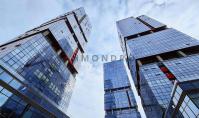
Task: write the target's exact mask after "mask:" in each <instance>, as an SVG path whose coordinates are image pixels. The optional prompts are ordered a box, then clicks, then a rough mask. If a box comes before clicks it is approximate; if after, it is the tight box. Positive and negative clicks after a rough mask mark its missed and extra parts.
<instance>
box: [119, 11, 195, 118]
mask: <svg viewBox="0 0 199 118" xmlns="http://www.w3.org/2000/svg"><path fill="white" fill-rule="evenodd" d="M127 19H130V18H127ZM127 19H123V20H120V21H118V22H117V28H118V32H119V37H120V40H121V41H120V42H121V47H122V49H123V52H124V55H125V56H126V57H127V62H128V68H129V69H130V72H131V75H132V77H133V81H134V83H135V86H136V87H137V92H138V94H139V95H140V97H141V100H142V106H143V108H144V111H145V113H146V116H147V117H148V118H151V117H153V118H154V117H155V118H160V117H168V118H170V117H179V118H183V117H185V118H195V117H199V116H198V112H199V110H198V106H197V105H198V94H199V92H198V90H199V89H198V86H199V83H198V80H199V75H198V74H199V73H198V72H199V70H198V68H199V67H198V66H199V58H198V57H199V56H198V51H199V41H198V40H196V39H194V38H192V37H190V36H188V35H186V34H184V33H182V32H180V31H177V30H175V29H172V28H167V26H166V25H164V24H162V23H160V22H158V21H156V20H154V19H152V18H150V17H148V16H144V15H142V16H139V17H137V18H133V17H131V19H134V20H131V22H129V21H127ZM137 22H140V24H139V23H138V24H137ZM118 24H120V25H118ZM126 25H128V26H129V27H130V26H132V29H134V30H136V29H137V31H134V32H136V33H134V32H131V30H130V29H129V28H128V27H127V28H126ZM137 25H140V27H147V28H148V30H142V31H141V30H140V29H139V28H137V27H138V26H137ZM143 25H144V26H143ZM125 30H128V31H126V32H130V33H129V34H128V36H127V35H126V32H124V31H125ZM176 88H177V89H176Z"/></svg>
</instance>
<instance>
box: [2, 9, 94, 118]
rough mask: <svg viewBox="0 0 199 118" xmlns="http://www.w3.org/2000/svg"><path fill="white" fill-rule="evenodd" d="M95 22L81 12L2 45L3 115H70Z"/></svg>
mask: <svg viewBox="0 0 199 118" xmlns="http://www.w3.org/2000/svg"><path fill="white" fill-rule="evenodd" d="M90 30H91V24H90V22H89V20H88V16H87V15H86V13H85V11H84V9H83V8H79V9H76V10H74V11H71V12H68V13H66V14H63V15H61V16H59V17H57V18H55V19H52V20H50V21H48V22H46V23H44V24H41V25H40V26H39V27H36V28H34V29H32V30H29V31H27V32H25V33H24V34H22V35H20V36H18V37H16V38H15V39H13V40H11V41H9V42H7V43H5V44H3V45H1V46H0V117H1V118H21V117H22V118H50V117H56V118H68V116H67V115H66V113H67V108H68V105H69V101H70V98H71V95H72V92H73V88H74V84H75V81H76V79H75V76H76V74H77V73H78V67H79V64H80V62H79V61H78V60H77V59H76V57H77V56H81V55H82V54H83V53H84V49H85V44H86V43H87V42H88V38H89V37H88V36H89V34H90Z"/></svg>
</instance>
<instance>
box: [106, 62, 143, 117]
mask: <svg viewBox="0 0 199 118" xmlns="http://www.w3.org/2000/svg"><path fill="white" fill-rule="evenodd" d="M103 69H104V91H105V94H104V104H105V111H106V115H105V118H140V113H139V112H138V111H137V104H136V101H135V96H134V94H133V91H132V89H131V85H130V82H129V79H128V76H127V72H126V69H125V66H124V62H123V60H117V61H112V62H108V63H105V64H104V67H103Z"/></svg>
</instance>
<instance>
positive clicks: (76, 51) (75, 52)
mask: <svg viewBox="0 0 199 118" xmlns="http://www.w3.org/2000/svg"><path fill="white" fill-rule="evenodd" d="M78 51H79V50H78V48H76V49H75V51H74V53H73V55H72V57H71V62H72V63H73V62H74V60H75V58H76V56H77V53H78Z"/></svg>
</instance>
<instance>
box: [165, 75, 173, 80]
mask: <svg viewBox="0 0 199 118" xmlns="http://www.w3.org/2000/svg"><path fill="white" fill-rule="evenodd" d="M166 76H167V78H168V79H170V80H173V79H175V76H174V75H173V74H171V73H166Z"/></svg>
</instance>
